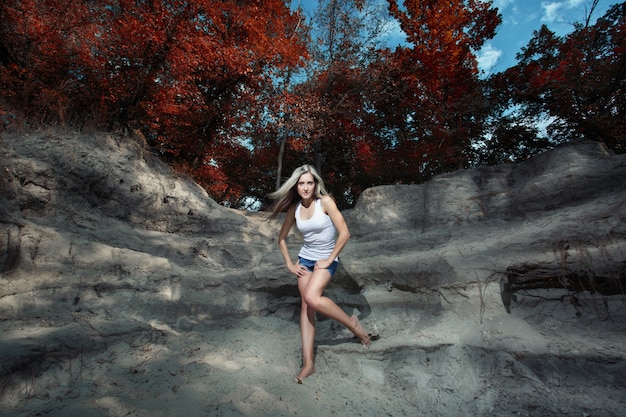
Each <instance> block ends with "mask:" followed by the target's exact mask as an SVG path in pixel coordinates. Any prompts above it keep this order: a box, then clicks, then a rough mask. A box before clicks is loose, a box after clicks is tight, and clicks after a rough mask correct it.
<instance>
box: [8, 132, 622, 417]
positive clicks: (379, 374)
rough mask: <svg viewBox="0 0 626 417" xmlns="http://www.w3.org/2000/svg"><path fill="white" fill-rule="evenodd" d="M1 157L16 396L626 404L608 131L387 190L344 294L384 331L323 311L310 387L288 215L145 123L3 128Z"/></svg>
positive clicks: (132, 406) (283, 405)
mask: <svg viewBox="0 0 626 417" xmlns="http://www.w3.org/2000/svg"><path fill="white" fill-rule="evenodd" d="M0 169H1V170H2V177H1V179H0V268H1V269H0V271H1V275H0V284H1V285H0V332H1V333H0V334H1V335H2V337H1V339H0V381H1V383H2V391H1V392H0V414H1V415H12V416H34V415H51V416H74V415H75V416H84V415H90V416H124V415H132V416H151V417H154V416H173V415H185V416H291V415H299V416H331V415H343V416H383V415H389V416H403V415H416V414H419V415H425V416H444V415H445V416H467V415H473V416H493V415H513V414H514V415H521V416H535V415H568V416H572V415H577V416H580V415H587V416H594V417H598V416H619V415H623V410H624V409H626V399H625V398H624V395H623V393H624V390H625V389H626V377H625V376H624V375H626V372H625V371H626V365H625V362H624V349H623V346H624V332H625V330H626V314H625V312H624V300H625V298H624V295H623V290H622V289H623V288H624V285H626V222H625V220H626V207H625V205H624V202H625V201H626V187H625V183H624V179H625V178H626V156H624V155H621V156H616V155H613V154H611V153H609V152H607V151H606V150H605V149H604V148H603V147H602V146H601V145H599V144H597V143H594V142H581V143H577V144H570V145H567V146H562V147H560V148H558V149H555V150H553V151H550V152H547V153H545V154H543V155H540V156H537V157H535V158H532V159H529V160H528V161H525V162H523V163H521V164H505V165H501V166H497V167H490V168H479V169H474V170H466V171H458V172H454V173H450V174H446V175H441V176H438V177H436V178H434V179H433V180H432V181H430V182H428V183H427V184H422V185H394V186H385V187H376V188H372V189H368V190H366V191H365V192H364V193H363V194H362V196H361V197H360V200H359V202H358V204H357V206H356V207H355V208H354V209H352V210H348V211H346V212H344V216H345V217H346V220H347V223H348V226H349V228H350V230H351V232H352V239H351V240H350V242H349V243H348V246H347V247H346V249H345V250H344V253H343V256H342V264H341V265H342V266H341V268H340V270H339V271H338V274H337V276H336V278H335V279H334V281H333V284H332V287H331V288H330V289H329V291H328V294H329V295H330V296H332V297H333V298H335V299H336V300H337V302H338V303H339V304H340V305H341V306H342V308H344V309H346V311H348V312H350V313H356V314H359V315H360V317H361V320H362V322H363V323H364V325H365V326H366V327H368V328H369V329H372V330H374V331H376V332H378V333H380V335H381V338H380V340H377V341H376V342H374V344H373V345H372V346H371V347H370V348H369V349H368V350H364V349H362V348H361V347H360V345H359V344H358V343H357V342H356V341H355V340H354V339H352V338H351V337H350V335H349V334H347V333H346V332H345V331H344V330H343V329H342V328H340V326H338V325H337V324H336V323H334V322H331V321H328V320H323V319H322V320H321V321H320V323H319V327H318V336H317V352H316V355H317V356H316V360H317V368H318V369H317V370H318V373H317V374H315V375H314V376H313V377H311V378H309V379H307V380H306V383H305V384H304V385H298V384H295V383H294V382H293V375H295V374H296V373H297V371H298V369H299V365H300V363H299V352H300V340H299V329H298V317H297V315H298V313H299V309H298V304H299V300H298V293H297V287H296V283H295V281H294V278H293V277H292V276H290V274H289V273H288V271H287V270H286V268H285V267H284V265H283V261H282V258H281V256H280V253H279V251H278V248H277V245H276V236H277V233H278V229H279V227H280V224H279V223H276V222H268V221H266V217H267V216H266V214H264V213H245V212H240V211H235V210H230V209H227V208H224V207H222V206H219V205H218V204H216V203H215V202H214V201H212V200H211V199H210V198H208V196H207V194H206V193H205V192H204V190H203V189H202V188H200V187H199V186H198V185H196V184H194V183H193V182H191V181H190V180H189V179H188V178H184V177H181V176H177V175H175V174H174V173H173V172H172V171H171V170H170V169H169V168H167V167H166V166H165V165H163V164H162V163H161V162H159V161H158V160H157V159H156V158H155V157H154V156H153V155H152V154H151V153H150V152H149V151H147V150H146V149H144V148H143V147H141V146H140V145H139V143H136V142H135V141H133V140H132V139H131V138H128V137H117V136H113V135H107V134H94V135H87V134H78V133H56V132H41V133H31V134H22V135H17V134H4V135H3V136H2V137H1V138H0ZM290 245H291V246H292V248H293V253H294V256H295V252H296V251H297V248H298V246H299V239H298V236H297V235H296V234H295V233H294V235H293V236H292V238H291V240H290ZM507 309H508V311H509V312H507Z"/></svg>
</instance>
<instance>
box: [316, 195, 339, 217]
mask: <svg viewBox="0 0 626 417" xmlns="http://www.w3.org/2000/svg"><path fill="white" fill-rule="evenodd" d="M319 202H320V205H321V206H322V208H323V209H324V211H325V212H326V213H328V210H332V209H336V208H337V203H335V199H334V198H333V197H332V196H331V195H329V194H326V195H323V196H322V197H321V198H320V199H319Z"/></svg>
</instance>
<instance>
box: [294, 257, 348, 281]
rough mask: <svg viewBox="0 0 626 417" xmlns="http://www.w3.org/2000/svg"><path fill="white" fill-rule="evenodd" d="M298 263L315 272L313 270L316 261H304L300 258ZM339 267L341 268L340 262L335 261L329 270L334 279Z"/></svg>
mask: <svg viewBox="0 0 626 417" xmlns="http://www.w3.org/2000/svg"><path fill="white" fill-rule="evenodd" d="M298 261H299V263H300V265H303V266H305V267H306V269H308V270H309V271H311V272H313V268H314V267H315V262H316V261H311V260H309V259H304V258H301V257H299V256H298ZM337 266H339V262H338V261H333V263H332V264H330V266H329V267H328V268H327V269H328V271H329V272H330V276H331V277H332V276H333V275H335V272H336V271H337Z"/></svg>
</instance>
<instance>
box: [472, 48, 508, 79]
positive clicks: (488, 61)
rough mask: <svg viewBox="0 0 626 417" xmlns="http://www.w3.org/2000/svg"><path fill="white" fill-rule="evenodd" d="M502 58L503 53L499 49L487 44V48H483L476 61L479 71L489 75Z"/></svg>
mask: <svg viewBox="0 0 626 417" xmlns="http://www.w3.org/2000/svg"><path fill="white" fill-rule="evenodd" d="M501 57H502V51H501V50H500V49H498V48H495V47H494V46H493V45H492V44H490V43H487V44H486V45H485V46H483V47H482V48H481V50H480V51H479V52H478V55H477V56H476V60H477V61H478V69H479V70H480V71H483V72H485V73H486V74H489V73H491V72H492V70H493V69H494V67H495V66H496V65H497V64H498V62H499V61H500V58H501Z"/></svg>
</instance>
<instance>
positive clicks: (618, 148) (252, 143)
mask: <svg viewBox="0 0 626 417" xmlns="http://www.w3.org/2000/svg"><path fill="white" fill-rule="evenodd" d="M597 3H598V0H593V1H589V2H588V5H589V7H588V9H587V14H586V15H585V16H581V19H580V22H579V23H576V24H575V25H574V28H573V30H572V31H571V32H570V33H569V34H567V35H565V36H557V35H556V33H555V32H553V31H551V30H550V28H549V27H547V26H545V25H544V26H542V27H540V28H537V30H535V31H534V32H533V37H532V39H531V40H530V41H529V42H528V44H527V45H526V46H525V47H523V48H522V49H521V50H520V51H519V53H518V54H517V57H516V59H517V64H516V65H514V66H512V67H510V68H508V69H506V70H504V71H502V72H499V73H494V74H490V75H485V74H483V73H481V71H480V70H479V69H478V65H477V58H476V54H477V52H478V51H479V50H480V48H481V47H482V46H483V45H484V44H485V42H486V41H488V40H489V39H491V38H493V36H494V35H495V33H496V31H497V28H498V27H499V25H500V24H501V21H502V16H501V15H500V14H499V12H498V9H497V8H496V7H494V5H493V2H492V1H481V0H448V1H440V0H423V1H421V0H410V1H409V0H406V1H400V2H399V1H397V0H320V1H319V2H318V4H317V8H316V11H315V13H314V14H307V13H305V12H304V10H303V9H302V8H298V7H294V6H292V5H291V4H290V3H289V2H286V1H284V0H245V1H242V0H158V1H156V0H89V1H87V0H4V1H2V2H0V131H2V130H6V129H37V128H42V127H48V126H57V127H62V128H67V129H72V130H82V131H110V132H117V133H121V134H122V136H124V135H125V136H126V137H127V138H128V140H138V139H139V140H141V141H143V143H144V145H145V147H146V149H148V150H149V151H150V152H152V153H153V154H155V155H157V156H158V157H159V158H161V159H163V160H164V161H166V162H167V163H168V164H169V165H170V166H172V167H173V168H174V169H175V170H176V171H177V172H180V173H182V174H185V175H189V176H190V177H192V178H193V179H194V180H195V181H196V182H197V183H198V184H200V185H201V186H202V187H204V188H205V189H206V190H207V192H208V193H209V195H210V196H211V197H212V198H213V199H215V200H216V201H217V202H219V203H220V204H222V205H224V206H227V207H232V208H237V209H254V210H256V209H259V208H263V207H266V206H267V205H268V204H270V203H271V202H270V201H268V200H267V197H266V195H267V194H268V193H270V192H272V191H273V190H275V189H276V187H277V185H278V184H280V182H281V180H282V179H283V178H284V177H285V176H288V175H289V174H290V173H291V171H292V170H293V169H294V168H295V167H297V166H299V165H301V164H303V163H312V164H314V165H316V166H317V167H318V169H319V170H320V171H321V173H322V175H323V177H324V179H325V180H326V181H327V183H328V188H329V189H330V190H331V191H332V193H333V196H334V197H335V199H336V200H337V203H338V206H339V207H340V208H350V207H353V206H354V204H355V203H356V201H357V199H358V197H359V195H360V194H361V192H362V191H363V190H364V189H366V188H368V187H372V186H376V185H383V184H417V183H423V182H425V181H427V180H428V179H430V178H431V177H433V176H434V175H438V174H441V173H445V172H450V171H454V170H457V169H460V168H472V167H477V166H488V165H496V164H501V163H504V162H519V161H522V160H525V159H527V158H528V157H530V156H533V155H536V154H539V153H541V152H544V151H546V150H548V149H551V148H553V147H555V146H557V145H559V144H561V143H564V142H569V141H575V140H577V139H581V138H585V139H591V140H595V141H598V142H602V143H604V144H605V145H606V147H607V148H608V149H610V150H612V151H613V152H615V153H624V151H625V148H626V143H625V139H626V91H625V87H626V81H625V80H626V36H625V32H626V18H625V16H626V2H623V3H618V4H614V5H612V6H610V7H609V8H608V9H607V11H606V13H605V14H604V15H603V16H600V17H598V18H597V20H595V21H593V20H592V19H591V17H592V16H593V15H594V11H595V8H596V6H597ZM390 19H393V20H394V21H396V22H397V23H398V24H399V25H400V27H401V28H402V30H403V32H404V33H405V34H406V44H403V45H400V46H396V47H393V48H390V47H389V46H388V45H384V44H381V43H380V42H379V39H380V34H381V33H383V32H384V31H385V28H386V23H387V22H389V20H390Z"/></svg>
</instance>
